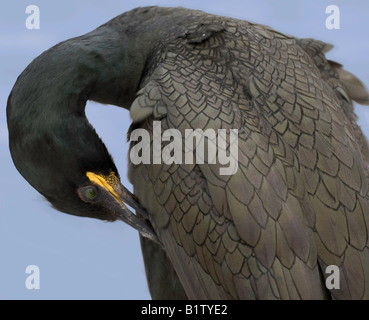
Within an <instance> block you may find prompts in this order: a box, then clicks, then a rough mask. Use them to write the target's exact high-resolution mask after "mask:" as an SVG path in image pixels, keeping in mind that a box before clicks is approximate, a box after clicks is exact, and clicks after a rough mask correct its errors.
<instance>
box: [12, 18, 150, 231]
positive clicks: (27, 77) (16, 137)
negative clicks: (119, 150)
mask: <svg viewBox="0 0 369 320" xmlns="http://www.w3.org/2000/svg"><path fill="white" fill-rule="evenodd" d="M123 18H124V17H123ZM123 18H122V17H117V18H115V19H113V20H112V21H111V22H109V23H107V24H105V25H103V26H102V27H100V28H98V29H96V30H94V31H92V32H90V33H88V34H86V35H84V36H81V37H78V38H74V39H70V40H68V41H65V42H62V43H60V44H58V45H56V46H55V47H53V48H51V49H49V50H47V51H46V52H44V53H43V54H41V55H40V56H39V57H37V58H36V59H35V60H34V61H33V62H32V63H31V64H30V65H29V66H28V67H27V68H26V69H25V70H24V71H23V73H22V74H21V75H20V76H19V78H18V79H17V81H16V83H15V85H14V88H13V90H12V92H11V94H10V96H9V99H8V105H7V120H8V129H9V144H10V151H11V155H12V158H13V161H14V164H15V166H16V167H17V169H18V171H19V172H20V173H21V174H22V175H23V177H24V178H25V179H26V180H27V181H28V182H29V183H30V184H31V185H32V186H33V187H34V188H35V189H37V190H38V191H39V192H40V193H41V194H42V195H43V196H44V197H45V198H46V199H47V200H48V201H49V202H50V203H51V204H52V205H53V206H54V207H55V208H56V209H58V210H60V211H63V212H66V213H69V214H73V215H77V216H87V217H92V218H98V219H102V220H107V221H114V220H117V219H121V220H123V221H125V222H127V223H128V224H130V225H131V226H133V227H135V228H136V229H139V230H140V228H141V229H142V230H143V231H142V230H140V231H141V232H145V230H144V229H145V228H144V227H145V226H144V223H143V222H142V220H140V219H138V218H137V216H135V215H132V214H128V213H127V210H128V209H127V208H126V207H125V205H124V202H125V203H127V204H129V205H131V206H133V207H134V208H135V209H136V211H137V210H141V213H142V214H144V211H143V210H142V209H141V208H140V207H139V205H138V204H137V201H135V198H134V196H133V195H132V194H130V193H129V191H128V190H126V189H125V188H124V186H123V185H122V183H121V181H120V178H119V174H118V171H117V169H116V166H115V164H114V162H113V159H112V157H111V156H110V154H109V152H108V150H107V148H106V147H105V145H104V143H103V142H102V140H101V139H100V138H99V136H98V135H97V133H96V132H95V130H94V128H93V127H92V126H91V124H90V123H89V122H88V120H87V118H86V115H85V105H86V102H87V100H94V101H97V102H101V103H105V104H114V105H117V106H120V107H124V108H127V109H128V108H129V106H130V105H131V103H132V101H133V100H134V98H135V94H136V92H137V90H138V89H139V85H140V81H141V75H142V73H143V72H144V68H145V64H146V61H147V57H148V56H149V53H150V50H151V46H152V44H151V43H152V42H151V41H153V36H152V33H151V34H150V39H148V40H147V41H144V39H143V41H140V43H138V42H137V38H136V35H135V32H133V33H132V30H133V29H134V28H133V26H132V23H134V22H132V21H136V20H135V19H132V18H131V19H128V20H127V21H128V22H127V24H124V23H122V22H121V20H122V19H123ZM141 20H145V19H144V17H141ZM135 23H137V22H135ZM118 24H119V28H120V29H119V28H118V26H117V25H118ZM143 28H147V26H146V27H145V26H144V25H143ZM146 31H147V30H146ZM143 33H144V34H145V32H143ZM146 34H147V35H149V32H146ZM154 34H155V33H154Z"/></svg>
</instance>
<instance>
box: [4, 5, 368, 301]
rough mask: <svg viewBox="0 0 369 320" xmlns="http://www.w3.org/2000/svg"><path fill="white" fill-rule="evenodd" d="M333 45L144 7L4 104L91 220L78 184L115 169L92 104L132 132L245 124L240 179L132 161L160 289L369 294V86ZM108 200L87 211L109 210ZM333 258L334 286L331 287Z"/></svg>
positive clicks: (153, 278) (45, 64)
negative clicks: (92, 118) (92, 122)
mask: <svg viewBox="0 0 369 320" xmlns="http://www.w3.org/2000/svg"><path fill="white" fill-rule="evenodd" d="M329 49H331V46H330V45H327V44H325V43H323V42H320V41H317V40H312V39H296V38H293V37H290V36H286V35H284V34H281V33H279V32H277V31H274V30H272V29H271V28H268V27H266V26H262V25H258V24H253V23H249V22H246V21H241V20H235V19H231V18H225V17H220V16H214V15H210V14H206V13H203V12H200V11H193V10H187V9H181V8H157V7H150V8H139V9H135V10H133V11H130V12H128V13H124V14H122V15H121V16H118V17H117V18H115V19H113V20H111V21H109V22H108V23H107V24H105V25H103V26H102V27H100V28H98V29H96V30H95V31H93V32H91V33H89V34H87V35H84V36H82V37H79V38H75V39H71V40H68V41H66V42H64V43H62V44H59V45H58V46H56V47H54V48H52V49H50V50H49V51H48V52H46V53H44V54H43V55H41V56H40V57H39V58H37V59H36V60H35V61H34V62H33V63H32V64H31V65H30V66H29V67H28V68H27V69H26V71H25V72H24V73H23V74H22V75H21V76H20V78H19V80H18V82H17V84H16V85H15V88H14V89H13V91H12V94H11V96H10V97H9V102H8V123H9V130H10V145H11V150H12V155H13V159H14V161H15V164H16V166H17V168H18V169H19V170H20V172H21V173H22V174H23V175H24V176H25V178H26V179H27V180H28V181H29V182H30V183H31V184H32V185H33V186H34V187H35V188H36V189H38V190H39V191H40V192H41V193H43V194H44V195H45V196H46V197H47V198H48V199H50V201H51V202H55V205H56V207H57V208H59V209H61V210H63V211H66V212H68V213H72V214H78V215H88V213H86V211H84V210H85V209H84V207H83V206H85V204H84V205H83V206H82V204H80V203H78V202H77V200H78V198H77V197H76V195H75V194H72V193H73V192H75V188H76V186H81V185H84V184H86V183H87V182H88V181H87V182H86V180H85V177H84V173H85V171H86V170H87V171H94V170H95V169H97V171H99V172H110V171H113V172H115V173H116V169H115V166H114V164H113V163H112V161H111V160H110V157H109V156H108V153H107V151H106V149H105V147H104V146H103V144H102V142H101V141H100V140H99V139H98V137H97V135H96V133H95V132H94V131H93V129H92V128H91V127H90V126H89V125H88V123H87V121H86V119H85V117H84V113H83V110H84V105H85V102H86V100H88V99H90V100H95V101H99V102H102V103H112V104H115V105H118V106H122V107H125V108H128V109H130V114H131V117H132V120H133V125H132V130H133V129H134V128H144V129H147V130H149V131H152V125H153V121H154V120H157V121H161V126H162V130H163V131H164V130H165V129H170V128H175V129H178V130H180V132H181V133H184V131H185V130H186V129H203V130H205V129H208V128H212V129H215V130H216V129H238V132H239V136H238V147H239V152H238V160H239V162H238V171H237V173H236V174H234V175H220V174H219V168H220V164H215V165H210V164H207V163H205V164H193V165H190V164H172V165H166V164H159V165H153V164H150V165H133V164H130V167H129V178H130V181H131V182H132V184H133V186H134V193H135V195H136V196H137V197H138V199H139V201H140V203H141V205H142V206H143V207H144V208H145V209H146V211H147V213H148V215H149V220H150V224H151V225H152V226H153V229H154V230H155V232H156V233H157V236H158V238H159V239H160V241H161V243H162V245H163V247H161V246H159V245H157V244H153V243H152V242H151V241H150V240H146V239H142V248H143V254H144V258H145V266H146V272H147V277H148V283H149V287H150V292H151V294H152V296H153V298H185V297H186V296H187V297H188V298H190V299H331V298H335V299H368V298H369V247H368V230H369V191H368V189H369V171H368V164H369V151H368V150H369V149H368V144H367V142H366V139H365V137H364V136H363V134H362V132H361V130H360V128H359V127H358V125H357V123H356V116H355V114H354V111H353V104H352V100H355V101H357V102H359V103H362V104H369V96H368V93H367V90H366V89H365V86H364V85H363V84H362V83H361V82H360V81H359V80H358V79H357V78H356V77H355V76H353V75H352V74H350V73H349V72H347V71H345V70H344V69H343V68H342V66H341V65H339V64H338V63H336V62H332V61H328V60H327V59H326V58H325V55H324V54H325V52H327V51H328V50H329ZM35 92H37V93H35ZM47 99H48V100H47ZM51 99H52V100H51ZM46 101H49V103H48V104H46V105H45V102H46ZM22 106H23V108H22ZM33 112H34V114H33ZM49 119H51V121H50V120H49ZM55 128H56V129H58V128H59V129H60V131H61V134H60V135H56V134H55V132H58V130H56V131H55ZM77 137H80V139H77ZM86 141H87V143H86ZM90 144H92V146H90ZM132 145H133V144H132ZM228 147H229V143H228V145H227V148H228ZM50 148H51V149H50ZM76 149H77V150H78V152H77V153H76V154H75V153H73V152H70V151H71V150H76ZM86 149H88V150H86ZM35 150H42V153H41V154H42V157H41V158H40V155H35ZM50 150H52V152H53V154H50ZM44 154H45V158H44V156H43V155H44ZM36 164H37V166H36ZM45 170H46V171H45ZM56 171H58V172H56ZM95 171H96V170H95ZM55 174H56V175H55ZM116 174H117V173H116ZM54 175H55V177H56V178H55V179H54ZM50 177H52V178H50ZM38 179H44V180H45V179H46V180H47V181H46V182H45V183H40V181H39V180H38ZM67 183H69V187H68V186H67V185H66V184H67ZM71 186H74V188H72V187H71ZM61 189H62V190H65V191H66V192H65V194H63V196H62V197H60V198H58V197H56V198H52V197H51V196H50V195H49V194H48V193H49V192H50V191H51V192H52V194H53V195H55V194H56V195H58V194H59V193H60V192H61ZM109 203H110V202H104V205H105V206H103V207H102V208H101V207H98V208H95V207H94V208H93V210H92V211H91V212H99V214H95V217H96V218H103V219H107V220H114V219H109V218H107V217H110V216H109V214H107V215H106V216H104V212H109V209H108V208H106V206H107V205H108V204H109ZM89 206H91V204H89ZM92 206H93V205H92ZM71 208H72V209H71ZM79 210H81V211H80V212H79ZM88 210H89V209H88ZM104 210H105V211H104ZM92 216H94V214H92ZM328 265H337V266H338V267H339V270H340V285H341V289H340V290H334V289H333V290H328V289H327V288H326V287H325V280H324V277H326V276H327V274H325V268H326V267H327V266H328ZM174 270H175V271H174ZM177 275H178V277H177ZM182 286H183V288H184V290H185V292H186V293H184V291H183V289H182Z"/></svg>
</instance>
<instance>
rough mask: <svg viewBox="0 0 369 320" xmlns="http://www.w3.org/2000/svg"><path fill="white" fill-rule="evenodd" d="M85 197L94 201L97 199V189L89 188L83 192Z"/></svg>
mask: <svg viewBox="0 0 369 320" xmlns="http://www.w3.org/2000/svg"><path fill="white" fill-rule="evenodd" d="M83 194H84V196H85V197H86V198H87V199H89V200H93V199H95V198H96V195H97V192H96V188H95V187H88V188H86V189H85V190H84V191H83Z"/></svg>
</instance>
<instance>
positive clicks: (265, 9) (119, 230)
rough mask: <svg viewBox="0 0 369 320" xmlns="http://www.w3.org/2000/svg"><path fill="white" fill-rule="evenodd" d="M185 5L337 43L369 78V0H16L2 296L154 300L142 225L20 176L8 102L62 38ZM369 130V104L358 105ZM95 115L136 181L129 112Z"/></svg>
mask: <svg viewBox="0 0 369 320" xmlns="http://www.w3.org/2000/svg"><path fill="white" fill-rule="evenodd" d="M30 4H35V5H38V6H39V8H40V11H41V29H40V30H27V29H26V27H25V20H26V17H27V15H26V14H25V9H26V7H27V6H28V5H30ZM330 4H335V5H338V6H339V8H340V11H341V29H340V30H327V29H326V28H325V19H326V17H327V15H326V14H325V8H326V7H327V6H328V5H330ZM145 5H162V6H179V5H181V6H183V7H188V8H195V9H201V10H204V11H208V12H211V13H216V14H221V15H227V16H233V17H236V18H242V19H246V20H250V21H254V22H258V23H263V24H268V25H270V26H271V27H273V28H275V29H277V30H279V31H282V32H285V33H289V34H292V35H295V36H298V37H313V38H316V39H320V40H324V41H326V42H329V43H332V44H334V45H335V49H334V50H333V51H331V52H330V53H329V54H328V56H329V58H330V59H332V60H336V61H338V62H340V63H342V64H344V65H345V68H346V69H347V70H349V71H351V72H353V73H354V74H356V75H357V76H358V77H359V78H360V79H361V80H363V81H364V83H366V85H367V86H368V85H369V68H368V66H369V26H368V24H369V20H368V17H369V1H368V0H350V1H348V0H330V1H327V0H319V1H318V0H310V1H306V0H300V1H299V0H279V1H275V0H258V1H251V0H227V1H223V0H221V1H219V0H212V1H208V0H205V1H204V0H202V1H193V0H185V1H169V0H167V1H160V0H141V1H130V0H126V1H124V0H120V1H118V0H104V1H97V0H89V1H87V0H80V1H71V0H64V1H52V0H44V1H41V0H40V1H31V0H29V1H23V0H15V1H7V2H6V4H4V3H3V4H2V6H1V10H0V177H1V180H0V300H1V299H149V298H150V296H149V293H148V290H147V286H146V280H145V275H144V267H143V263H142V257H141V252H140V247H139V242H138V235H137V232H136V231H134V230H133V229H130V228H129V227H128V226H126V225H124V224H123V223H119V222H117V223H104V222H100V221H95V220H92V219H82V218H77V217H73V216H69V215H66V214H61V213H58V212H57V211H55V210H53V209H52V208H50V206H49V205H48V204H47V203H46V202H45V201H44V200H43V199H42V198H41V196H40V195H39V194H38V193H37V192H36V191H35V190H34V189H33V188H32V187H30V186H29V185H28V183H27V182H26V181H25V180H24V179H23V178H22V177H21V176H20V174H19V173H18V172H17V171H16V169H15V167H14V166H13V163H12V161H11V158H10V154H9V151H8V141H7V140H8V135H7V127H6V117H5V108H6V101H7V97H8V95H9V93H10V91H11V88H12V86H13V84H14V82H15V80H16V78H17V76H18V75H19V74H20V73H21V72H22V71H23V69H24V68H25V67H26V66H27V65H28V64H29V63H30V62H31V61H32V60H33V59H34V58H35V57H36V56H38V55H39V54H41V53H42V52H43V51H45V50H46V49H48V48H49V47H51V46H53V45H54V44H56V43H58V42H60V41H63V40H66V39H68V38H71V37H75V36H78V35H81V34H84V33H86V32H88V31H91V30H92V29H94V28H96V27H98V26H100V25H101V24H103V23H105V22H106V21H107V20H109V19H111V18H113V17H115V16H117V15H118V14H120V13H122V12H124V11H127V10H129V9H132V8H134V7H137V6H145ZM356 111H357V113H358V114H359V116H360V120H359V122H360V124H361V126H362V128H363V129H364V131H365V132H366V135H367V136H369V130H368V126H369V107H364V106H357V107H356ZM87 115H88V117H89V119H90V121H91V122H92V124H93V125H94V126H95V128H96V130H97V132H98V133H99V134H100V136H101V137H102V139H103V140H104V142H105V144H106V145H107V147H108V149H109V150H110V152H111V153H112V154H113V156H114V159H115V162H116V164H117V166H118V169H119V171H120V174H121V176H122V178H123V183H124V184H125V185H126V186H129V187H130V185H129V184H128V182H127V180H126V178H125V177H126V172H127V169H126V153H127V143H126V142H125V135H126V131H127V129H128V126H129V116H128V112H127V111H125V110H121V109H119V108H116V107H111V106H101V105H98V104H89V105H88V107H87ZM30 264H35V265H38V266H39V268H40V271H41V289H40V290H38V291H34V290H33V291H29V290H27V289H26V288H25V284H24V283H25V279H26V276H27V275H26V274H25V269H26V267H27V266H28V265H30Z"/></svg>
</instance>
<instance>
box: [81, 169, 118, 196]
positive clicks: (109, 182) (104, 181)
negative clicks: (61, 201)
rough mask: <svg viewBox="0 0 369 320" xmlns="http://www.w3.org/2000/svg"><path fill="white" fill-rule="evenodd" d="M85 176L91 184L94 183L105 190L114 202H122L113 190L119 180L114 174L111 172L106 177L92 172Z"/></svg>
mask: <svg viewBox="0 0 369 320" xmlns="http://www.w3.org/2000/svg"><path fill="white" fill-rule="evenodd" d="M86 176H87V178H88V179H89V180H90V181H91V182H92V183H95V184H97V185H98V186H100V187H102V188H104V189H106V190H107V191H109V192H110V193H111V194H112V195H113V196H114V198H115V199H116V200H118V201H119V202H122V200H121V199H120V198H119V196H118V195H117V193H116V192H115V190H114V187H115V186H118V185H119V178H118V177H117V176H116V175H115V173H114V172H111V173H110V174H109V175H108V176H102V175H100V174H96V173H93V172H87V173H86Z"/></svg>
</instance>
